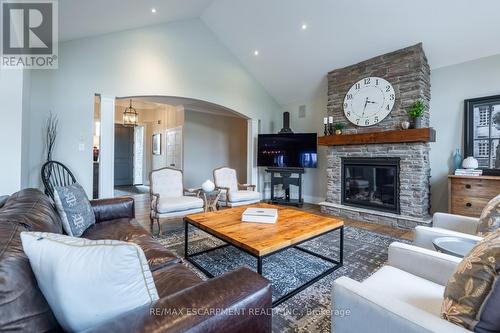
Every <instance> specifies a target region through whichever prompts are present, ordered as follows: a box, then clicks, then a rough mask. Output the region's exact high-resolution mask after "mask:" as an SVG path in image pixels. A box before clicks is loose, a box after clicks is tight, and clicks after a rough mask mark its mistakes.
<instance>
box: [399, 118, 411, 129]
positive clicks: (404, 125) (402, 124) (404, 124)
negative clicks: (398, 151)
mask: <svg viewBox="0 0 500 333" xmlns="http://www.w3.org/2000/svg"><path fill="white" fill-rule="evenodd" d="M401 128H402V129H404V130H407V129H408V128H410V122H409V121H407V120H404V121H402V122H401Z"/></svg>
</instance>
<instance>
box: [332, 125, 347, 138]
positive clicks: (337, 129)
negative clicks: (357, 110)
mask: <svg viewBox="0 0 500 333" xmlns="http://www.w3.org/2000/svg"><path fill="white" fill-rule="evenodd" d="M333 128H335V135H340V134H342V130H343V129H344V128H345V124H344V123H335V125H333Z"/></svg>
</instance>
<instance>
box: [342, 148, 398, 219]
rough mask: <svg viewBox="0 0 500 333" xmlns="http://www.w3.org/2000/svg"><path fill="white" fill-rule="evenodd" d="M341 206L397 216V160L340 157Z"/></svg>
mask: <svg viewBox="0 0 500 333" xmlns="http://www.w3.org/2000/svg"><path fill="white" fill-rule="evenodd" d="M342 204H343V205H348V206H355V207H362V208H368V209H375V210H380V211H386V212H391V213H396V214H399V158H343V159H342Z"/></svg>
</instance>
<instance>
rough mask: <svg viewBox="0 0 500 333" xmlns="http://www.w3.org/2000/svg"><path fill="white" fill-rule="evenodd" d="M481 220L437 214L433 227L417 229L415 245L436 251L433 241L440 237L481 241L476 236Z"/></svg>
mask: <svg viewBox="0 0 500 333" xmlns="http://www.w3.org/2000/svg"><path fill="white" fill-rule="evenodd" d="M478 225H479V219H478V218H475V217H468V216H461V215H453V214H447V213H435V214H434V216H433V217H432V227H424V226H418V227H416V228H415V235H414V239H413V244H414V245H416V246H420V247H423V248H426V249H429V250H435V248H434V245H433V244H432V240H433V239H435V238H438V237H446V236H455V237H461V238H467V239H471V240H474V241H480V240H481V239H482V237H479V236H476V234H477V228H478Z"/></svg>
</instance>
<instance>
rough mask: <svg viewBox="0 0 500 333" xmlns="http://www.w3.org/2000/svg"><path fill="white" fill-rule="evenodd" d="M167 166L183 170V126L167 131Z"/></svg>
mask: <svg viewBox="0 0 500 333" xmlns="http://www.w3.org/2000/svg"><path fill="white" fill-rule="evenodd" d="M165 138H166V146H167V152H166V155H167V166H168V167H171V168H176V169H179V170H182V126H179V127H175V128H170V129H167V130H166V131H165Z"/></svg>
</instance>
